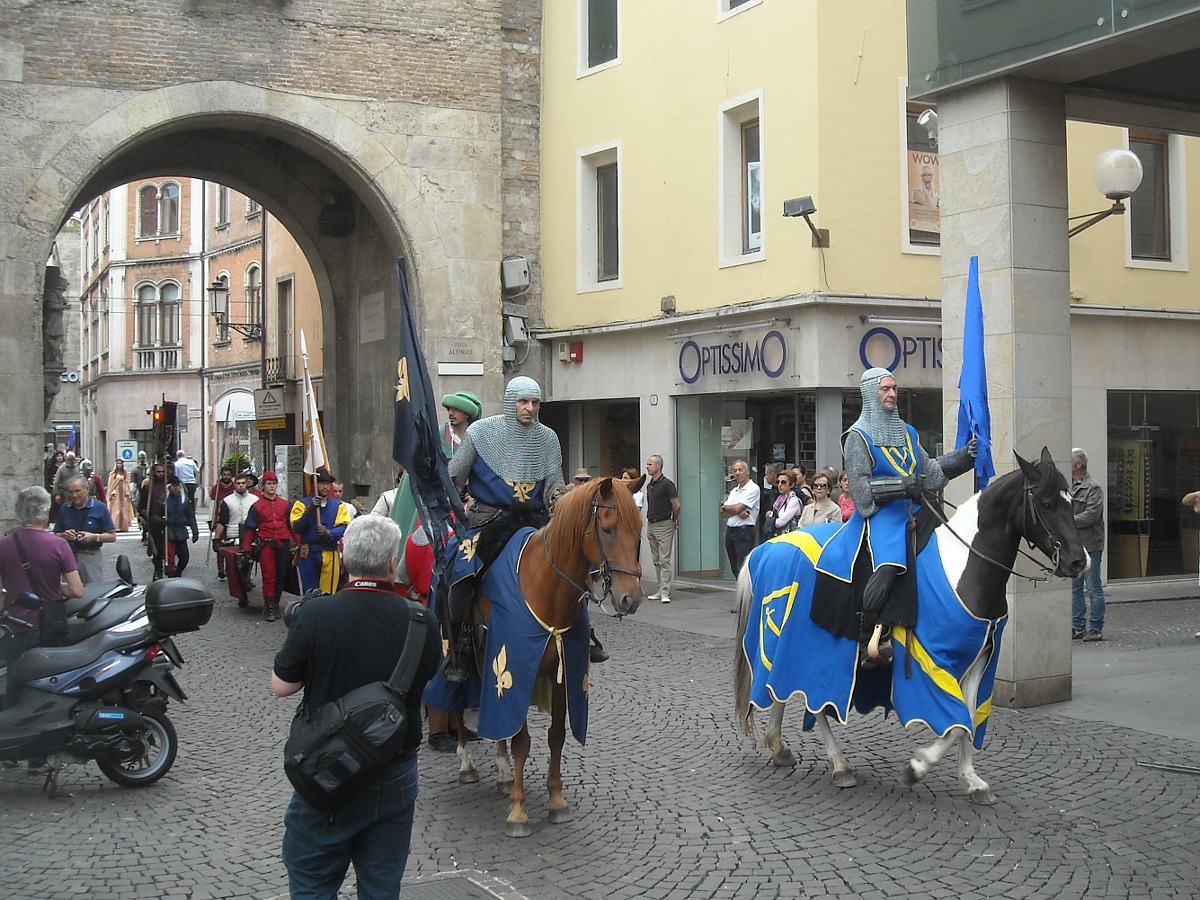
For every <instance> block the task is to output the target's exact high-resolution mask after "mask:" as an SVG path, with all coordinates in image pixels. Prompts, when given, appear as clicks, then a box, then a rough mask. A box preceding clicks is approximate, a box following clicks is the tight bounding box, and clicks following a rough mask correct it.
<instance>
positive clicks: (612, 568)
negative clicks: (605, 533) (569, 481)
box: [542, 498, 642, 619]
mask: <svg viewBox="0 0 1200 900" xmlns="http://www.w3.org/2000/svg"><path fill="white" fill-rule="evenodd" d="M616 508H617V506H616V504H615V503H601V502H600V501H599V500H596V499H594V498H593V500H592V508H591V511H590V512H589V513H588V526H587V528H585V529H584V531H583V535H584V537H587V534H588V532H589V531H591V532H593V533H594V534H595V535H596V552H597V554H598V555H599V557H600V562H599V563H598V564H597V565H596V566H595V568H592V569H589V570H588V579H589V580H590V581H595V580H597V577H598V578H599V580H600V582H601V584H602V585H603V587H604V593H603V595H601V597H600V599H599V600H597V599H596V595H595V593H594V592H593V591H592V590H591V589H590V588H586V587H582V586H581V585H579V584H577V583H576V581H575V579H573V578H572V577H571V576H570V575H568V574H567V573H566V572H564V571H563V570H562V569H560V568H559V567H558V566H557V565H555V563H554V560H553V559H551V558H550V545H549V544H548V543H547V541H546V529H542V551H543V552H544V553H545V554H546V562H547V564H548V565H549V566H550V568H551V569H553V570H554V572H555V574H556V575H558V577H559V578H561V579H562V580H563V581H565V582H566V583H567V584H569V585H570V586H571V587H573V588H575V590H577V591H579V600H580V602H581V603H582V602H586V600H585V598H587V597H590V598H591V599H592V601H593V602H594V603H595V604H596V606H598V607H599V608H600V611H601V612H603V613H604V614H605V615H606V616H609V617H610V618H617V619H620V618H622V617H623V613H619V612H616V611H615V610H614V611H612V612H610V611H609V610H608V608H607V607H606V606H605V605H604V604H605V603H606V602H607V601H608V600H611V599H612V573H613V572H621V573H622V574H625V575H633V576H634V577H636V578H641V577H642V571H641V568H640V567H639V568H638V569H628V568H626V567H625V566H618V565H616V564H615V563H611V562H609V560H608V555H607V554H605V552H604V543H603V542H602V541H601V540H600V529H599V528H598V527H597V526H598V525H599V518H598V517H599V514H600V512H599V511H600V510H602V509H616Z"/></svg>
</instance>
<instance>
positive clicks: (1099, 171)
mask: <svg viewBox="0 0 1200 900" xmlns="http://www.w3.org/2000/svg"><path fill="white" fill-rule="evenodd" d="M1092 181H1094V182H1095V183H1096V188H1097V189H1098V190H1099V191H1100V193H1102V194H1103V195H1104V196H1105V197H1107V198H1108V199H1109V200H1111V201H1112V202H1113V205H1112V206H1110V207H1109V208H1108V209H1102V210H1100V212H1097V213H1085V214H1084V215H1081V216H1072V217H1071V219H1072V220H1074V219H1084V220H1085V221H1083V222H1080V223H1079V224H1078V225H1074V226H1072V227H1071V228H1070V230H1068V231H1067V237H1068V238H1073V237H1075V235H1077V234H1079V232H1081V231H1083V230H1084V229H1085V228H1091V227H1092V226H1093V225H1095V224H1096V223H1097V222H1099V221H1100V220H1102V219H1107V218H1108V217H1109V216H1123V215H1125V204H1124V203H1123V202H1122V201H1124V200H1126V199H1128V198H1129V197H1130V196H1132V194H1133V192H1134V191H1136V190H1137V189H1138V187H1139V186H1140V185H1141V183H1142V161H1141V160H1140V159H1138V157H1137V154H1136V153H1134V152H1133V151H1132V150H1126V149H1125V148H1124V147H1112V148H1110V149H1108V150H1104V151H1101V153H1100V155H1099V156H1097V157H1096V162H1095V165H1093V166H1092Z"/></svg>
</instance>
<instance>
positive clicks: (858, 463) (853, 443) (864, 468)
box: [842, 429, 879, 519]
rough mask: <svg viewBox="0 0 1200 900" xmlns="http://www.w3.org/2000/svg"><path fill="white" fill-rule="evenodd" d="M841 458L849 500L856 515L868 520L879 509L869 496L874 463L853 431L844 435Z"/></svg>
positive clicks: (869, 453) (863, 442)
mask: <svg viewBox="0 0 1200 900" xmlns="http://www.w3.org/2000/svg"><path fill="white" fill-rule="evenodd" d="M842 458H843V460H844V462H845V466H846V477H847V478H849V479H850V499H851V500H853V501H854V508H855V509H857V510H858V514H859V515H860V516H862V517H863V518H864V519H869V518H871V516H873V515H875V512H876V510H878V509H879V507H878V506H876V504H875V500H874V498H873V497H872V496H871V470H872V469H874V468H875V461H874V460H873V459H872V458H871V451H870V449H869V448H868V447H867V442H866V440H865V439H864V438H863V436H862V435H861V434H859V433H858V432H857V431H854V430H853V429H851V430H850V431H849V432H847V433H846V438H845V440H844V441H843V442H842Z"/></svg>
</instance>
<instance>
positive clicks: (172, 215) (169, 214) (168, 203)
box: [158, 182, 179, 234]
mask: <svg viewBox="0 0 1200 900" xmlns="http://www.w3.org/2000/svg"><path fill="white" fill-rule="evenodd" d="M158 225H159V231H158V233H159V234H179V185H177V184H174V183H172V182H168V183H167V184H164V185H163V186H162V191H161V192H160V194H159V214H158Z"/></svg>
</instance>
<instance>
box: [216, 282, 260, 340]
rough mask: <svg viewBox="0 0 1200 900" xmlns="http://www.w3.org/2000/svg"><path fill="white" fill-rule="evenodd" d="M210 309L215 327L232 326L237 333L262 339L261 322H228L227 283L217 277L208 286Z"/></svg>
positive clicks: (251, 338)
mask: <svg viewBox="0 0 1200 900" xmlns="http://www.w3.org/2000/svg"><path fill="white" fill-rule="evenodd" d="M208 296H209V300H210V301H211V303H210V309H211V311H212V314H213V318H214V319H216V320H217V327H218V328H220V327H221V326H225V327H226V328H232V329H233V330H234V331H236V332H238V333H239V334H244V335H245V336H246V337H247V338H249V339H250V340H252V341H260V340H262V334H263V327H262V322H230V321H228V319H229V285H227V284H226V283H225V282H223V281H221V280H220V279H217V280H216V281H214V282H213V283H212V284H210V285H209V286H208Z"/></svg>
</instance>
